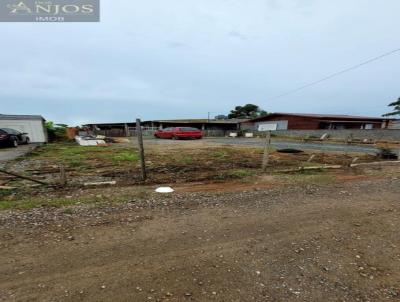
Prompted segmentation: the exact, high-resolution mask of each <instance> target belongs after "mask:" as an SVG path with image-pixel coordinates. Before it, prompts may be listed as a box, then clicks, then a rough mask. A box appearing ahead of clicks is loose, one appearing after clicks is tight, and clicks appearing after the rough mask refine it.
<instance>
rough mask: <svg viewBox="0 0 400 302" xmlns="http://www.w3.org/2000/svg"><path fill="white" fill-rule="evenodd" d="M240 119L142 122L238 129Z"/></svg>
mask: <svg viewBox="0 0 400 302" xmlns="http://www.w3.org/2000/svg"><path fill="white" fill-rule="evenodd" d="M243 121H244V120H242V119H223V120H215V119H177V120H151V121H144V122H143V123H142V125H143V126H145V127H155V128H159V129H162V128H167V127H193V128H197V129H201V130H224V131H228V130H238V129H239V127H240V123H241V122H243Z"/></svg>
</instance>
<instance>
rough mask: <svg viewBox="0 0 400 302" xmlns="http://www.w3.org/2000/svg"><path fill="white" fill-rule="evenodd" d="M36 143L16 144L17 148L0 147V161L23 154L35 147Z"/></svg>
mask: <svg viewBox="0 0 400 302" xmlns="http://www.w3.org/2000/svg"><path fill="white" fill-rule="evenodd" d="M37 146H38V145H36V144H29V145H22V146H18V147H17V148H4V147H2V148H0V162H6V161H9V160H13V159H15V158H17V157H20V156H23V155H25V154H26V153H28V152H30V151H32V150H33V149H35V148H36V147H37Z"/></svg>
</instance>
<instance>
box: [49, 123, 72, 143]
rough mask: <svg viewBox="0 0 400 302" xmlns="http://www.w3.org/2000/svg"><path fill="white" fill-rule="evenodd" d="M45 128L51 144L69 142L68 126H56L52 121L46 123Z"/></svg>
mask: <svg viewBox="0 0 400 302" xmlns="http://www.w3.org/2000/svg"><path fill="white" fill-rule="evenodd" d="M45 127H46V129H47V134H48V137H49V141H50V142H55V141H64V140H67V139H68V138H67V132H66V130H67V125H64V124H54V123H53V122H51V121H48V122H46V124H45Z"/></svg>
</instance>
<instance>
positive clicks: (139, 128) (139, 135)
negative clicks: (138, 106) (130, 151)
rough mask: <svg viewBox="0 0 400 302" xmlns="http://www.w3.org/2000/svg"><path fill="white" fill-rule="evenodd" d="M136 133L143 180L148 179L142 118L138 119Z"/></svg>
mask: <svg viewBox="0 0 400 302" xmlns="http://www.w3.org/2000/svg"><path fill="white" fill-rule="evenodd" d="M136 134H137V138H138V143H139V156H140V167H141V172H142V174H141V176H142V180H143V181H144V180H146V178H147V175H146V162H145V159H144V147H143V135H142V126H141V125H140V119H136Z"/></svg>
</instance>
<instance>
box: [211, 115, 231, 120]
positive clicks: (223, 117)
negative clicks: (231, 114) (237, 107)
mask: <svg viewBox="0 0 400 302" xmlns="http://www.w3.org/2000/svg"><path fill="white" fill-rule="evenodd" d="M214 118H215V119H216V120H226V119H227V118H228V117H227V116H226V115H224V114H219V115H217V116H216V117H214Z"/></svg>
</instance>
